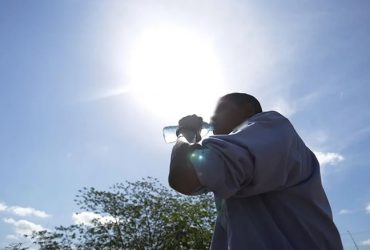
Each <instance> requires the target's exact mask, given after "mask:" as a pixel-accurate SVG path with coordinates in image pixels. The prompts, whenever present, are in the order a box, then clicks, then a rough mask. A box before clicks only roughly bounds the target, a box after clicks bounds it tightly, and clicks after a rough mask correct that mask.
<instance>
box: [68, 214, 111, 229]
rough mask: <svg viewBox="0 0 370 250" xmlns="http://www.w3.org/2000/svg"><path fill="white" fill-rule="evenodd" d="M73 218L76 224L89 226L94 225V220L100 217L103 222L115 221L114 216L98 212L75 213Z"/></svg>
mask: <svg viewBox="0 0 370 250" xmlns="http://www.w3.org/2000/svg"><path fill="white" fill-rule="evenodd" d="M72 219H73V222H74V223H75V224H85V225H88V226H91V225H92V220H94V219H98V220H99V221H100V222H101V223H108V222H112V221H115V220H114V218H113V217H112V216H101V215H100V214H96V213H94V212H81V213H74V214H73V215H72Z"/></svg>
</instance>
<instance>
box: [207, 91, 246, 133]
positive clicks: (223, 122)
mask: <svg viewBox="0 0 370 250" xmlns="http://www.w3.org/2000/svg"><path fill="white" fill-rule="evenodd" d="M250 116H251V114H250V113H249V112H248V111H247V109H246V108H241V107H239V106H238V105H236V104H235V103H234V102H233V101H231V100H228V99H223V98H221V99H220V100H219V102H218V103H217V106H216V110H215V112H214V114H213V116H212V118H211V121H212V123H213V126H214V130H213V134H215V135H223V134H229V133H230V132H231V131H233V130H234V129H235V128H236V127H237V126H238V125H240V124H241V123H242V122H244V121H245V120H246V119H247V118H248V117H250Z"/></svg>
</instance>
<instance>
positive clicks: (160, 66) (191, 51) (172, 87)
mask: <svg viewBox="0 0 370 250" xmlns="http://www.w3.org/2000/svg"><path fill="white" fill-rule="evenodd" d="M128 67H129V68H128V77H129V82H130V90H131V92H132V93H133V94H134V96H135V98H136V99H137V100H138V101H139V103H141V104H143V105H144V106H145V107H146V108H147V109H149V110H150V111H151V112H152V113H153V114H155V115H159V116H161V117H162V118H165V119H167V120H174V121H177V120H178V119H179V118H181V117H182V116H184V115H188V114H193V113H195V114H199V115H202V116H205V117H204V119H205V120H208V118H209V115H210V114H211V113H212V112H213V108H214V106H215V102H216V100H217V98H218V97H219V96H220V95H222V94H223V87H224V84H223V74H222V67H221V64H220V62H219V59H218V57H217V55H216V53H215V51H214V48H213V46H212V42H211V41H209V40H207V39H206V38H205V37H202V36H201V35H200V34H196V33H192V32H190V31H188V30H185V29H181V28H177V27H158V28H156V29H152V30H147V31H146V32H144V33H143V34H142V35H141V36H140V37H139V39H138V40H137V41H135V45H134V48H133V49H132V50H131V55H130V59H129V65H128Z"/></svg>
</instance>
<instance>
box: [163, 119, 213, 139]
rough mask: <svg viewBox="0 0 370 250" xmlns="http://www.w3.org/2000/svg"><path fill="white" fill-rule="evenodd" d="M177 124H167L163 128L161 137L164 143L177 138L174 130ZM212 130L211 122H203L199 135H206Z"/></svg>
mask: <svg viewBox="0 0 370 250" xmlns="http://www.w3.org/2000/svg"><path fill="white" fill-rule="evenodd" d="M178 127H179V126H176V125H175V126H167V127H164V128H163V138H164V141H165V142H166V143H171V142H175V141H176V140H177V135H176V130H177V128H178ZM212 130H213V126H212V124H209V123H207V122H203V125H202V130H201V131H200V135H201V136H202V137H204V136H206V135H207V134H208V133H209V132H210V131H212Z"/></svg>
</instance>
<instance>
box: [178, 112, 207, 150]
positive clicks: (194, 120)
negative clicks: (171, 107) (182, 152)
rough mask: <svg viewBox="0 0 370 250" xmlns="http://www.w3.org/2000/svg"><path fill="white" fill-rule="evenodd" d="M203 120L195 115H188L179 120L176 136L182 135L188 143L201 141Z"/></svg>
mask: <svg viewBox="0 0 370 250" xmlns="http://www.w3.org/2000/svg"><path fill="white" fill-rule="evenodd" d="M202 125H203V119H202V117H199V116H196V115H188V116H185V117H183V118H182V119H180V121H179V128H178V129H177V131H176V135H177V136H179V135H180V134H182V135H183V136H184V137H185V138H186V140H187V141H188V142H190V143H194V142H198V141H200V140H201V139H202V137H201V135H200V132H201V130H202Z"/></svg>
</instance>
